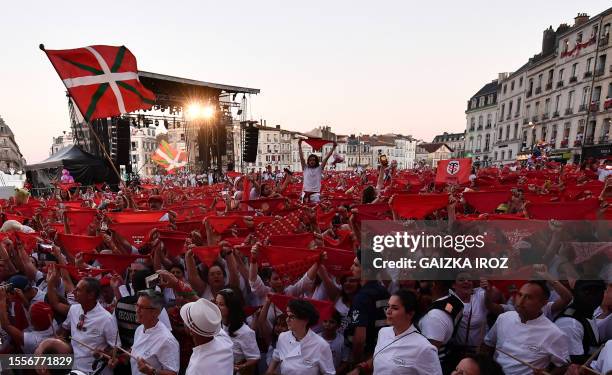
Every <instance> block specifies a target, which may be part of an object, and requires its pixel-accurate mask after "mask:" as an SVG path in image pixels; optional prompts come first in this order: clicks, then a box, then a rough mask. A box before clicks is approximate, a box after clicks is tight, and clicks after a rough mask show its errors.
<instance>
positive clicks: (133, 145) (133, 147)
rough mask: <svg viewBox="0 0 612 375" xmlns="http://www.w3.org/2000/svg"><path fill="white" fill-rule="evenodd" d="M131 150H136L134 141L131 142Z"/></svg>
mask: <svg viewBox="0 0 612 375" xmlns="http://www.w3.org/2000/svg"><path fill="white" fill-rule="evenodd" d="M132 151H136V142H132Z"/></svg>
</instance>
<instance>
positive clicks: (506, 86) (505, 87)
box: [504, 84, 508, 94]
mask: <svg viewBox="0 0 612 375" xmlns="http://www.w3.org/2000/svg"><path fill="white" fill-rule="evenodd" d="M507 88H508V85H507V84H504V94H505V93H506V89H507Z"/></svg>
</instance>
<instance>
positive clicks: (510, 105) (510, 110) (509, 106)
mask: <svg viewBox="0 0 612 375" xmlns="http://www.w3.org/2000/svg"><path fill="white" fill-rule="evenodd" d="M510 116H512V100H511V101H510V104H508V119H510Z"/></svg>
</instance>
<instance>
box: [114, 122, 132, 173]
mask: <svg viewBox="0 0 612 375" xmlns="http://www.w3.org/2000/svg"><path fill="white" fill-rule="evenodd" d="M130 136H131V131H130V120H129V119H124V118H119V119H118V120H117V160H116V163H117V165H125V168H126V171H127V173H132V162H131V160H130V159H131V158H130V138H131V137H130Z"/></svg>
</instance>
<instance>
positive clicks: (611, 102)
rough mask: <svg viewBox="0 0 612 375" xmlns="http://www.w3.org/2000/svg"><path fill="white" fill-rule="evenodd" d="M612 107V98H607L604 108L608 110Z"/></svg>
mask: <svg viewBox="0 0 612 375" xmlns="http://www.w3.org/2000/svg"><path fill="white" fill-rule="evenodd" d="M610 108H612V99H606V101H605V102H604V110H608V109H610Z"/></svg>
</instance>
